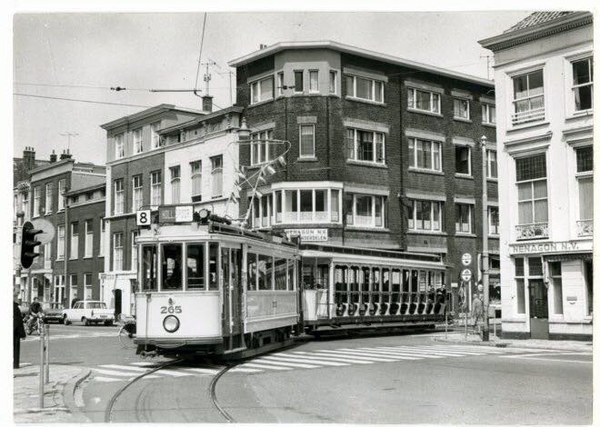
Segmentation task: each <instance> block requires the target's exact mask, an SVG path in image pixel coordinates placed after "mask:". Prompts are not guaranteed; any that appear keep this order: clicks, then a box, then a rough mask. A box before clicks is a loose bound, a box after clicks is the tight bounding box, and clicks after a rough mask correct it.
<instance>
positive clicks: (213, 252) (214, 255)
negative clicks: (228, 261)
mask: <svg viewBox="0 0 600 427" xmlns="http://www.w3.org/2000/svg"><path fill="white" fill-rule="evenodd" d="M218 267H219V244H218V243H216V242H211V243H209V244H208V290H209V291H217V290H219V274H218V272H219V268H218Z"/></svg>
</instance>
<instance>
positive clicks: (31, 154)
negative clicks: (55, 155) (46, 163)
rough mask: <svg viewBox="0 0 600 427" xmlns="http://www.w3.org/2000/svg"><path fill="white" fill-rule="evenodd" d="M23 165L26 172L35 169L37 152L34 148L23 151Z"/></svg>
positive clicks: (26, 148)
mask: <svg viewBox="0 0 600 427" xmlns="http://www.w3.org/2000/svg"><path fill="white" fill-rule="evenodd" d="M23 165H24V166H25V170H26V171H30V170H31V169H34V168H35V150H34V149H33V147H25V149H24V150H23Z"/></svg>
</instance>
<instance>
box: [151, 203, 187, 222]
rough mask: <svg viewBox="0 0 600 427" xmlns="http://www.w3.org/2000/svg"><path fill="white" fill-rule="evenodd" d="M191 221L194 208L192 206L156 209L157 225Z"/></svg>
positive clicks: (160, 207)
mask: <svg viewBox="0 0 600 427" xmlns="http://www.w3.org/2000/svg"><path fill="white" fill-rule="evenodd" d="M193 219H194V207H193V206H192V205H184V206H159V208H158V222H159V224H165V223H172V222H192V220H193Z"/></svg>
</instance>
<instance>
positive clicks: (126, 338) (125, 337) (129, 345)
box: [119, 325, 135, 350]
mask: <svg viewBox="0 0 600 427" xmlns="http://www.w3.org/2000/svg"><path fill="white" fill-rule="evenodd" d="M134 337H135V335H134V334H132V333H131V332H129V331H128V330H127V328H126V327H125V325H123V326H121V327H120V328H119V343H120V344H121V347H123V348H124V349H126V350H131V349H133V348H135V344H134V343H133V338H134Z"/></svg>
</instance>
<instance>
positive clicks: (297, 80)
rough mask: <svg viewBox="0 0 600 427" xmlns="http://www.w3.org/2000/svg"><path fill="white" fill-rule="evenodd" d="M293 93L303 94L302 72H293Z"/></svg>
mask: <svg viewBox="0 0 600 427" xmlns="http://www.w3.org/2000/svg"><path fill="white" fill-rule="evenodd" d="M294 92H296V93H302V92H304V71H294Z"/></svg>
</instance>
